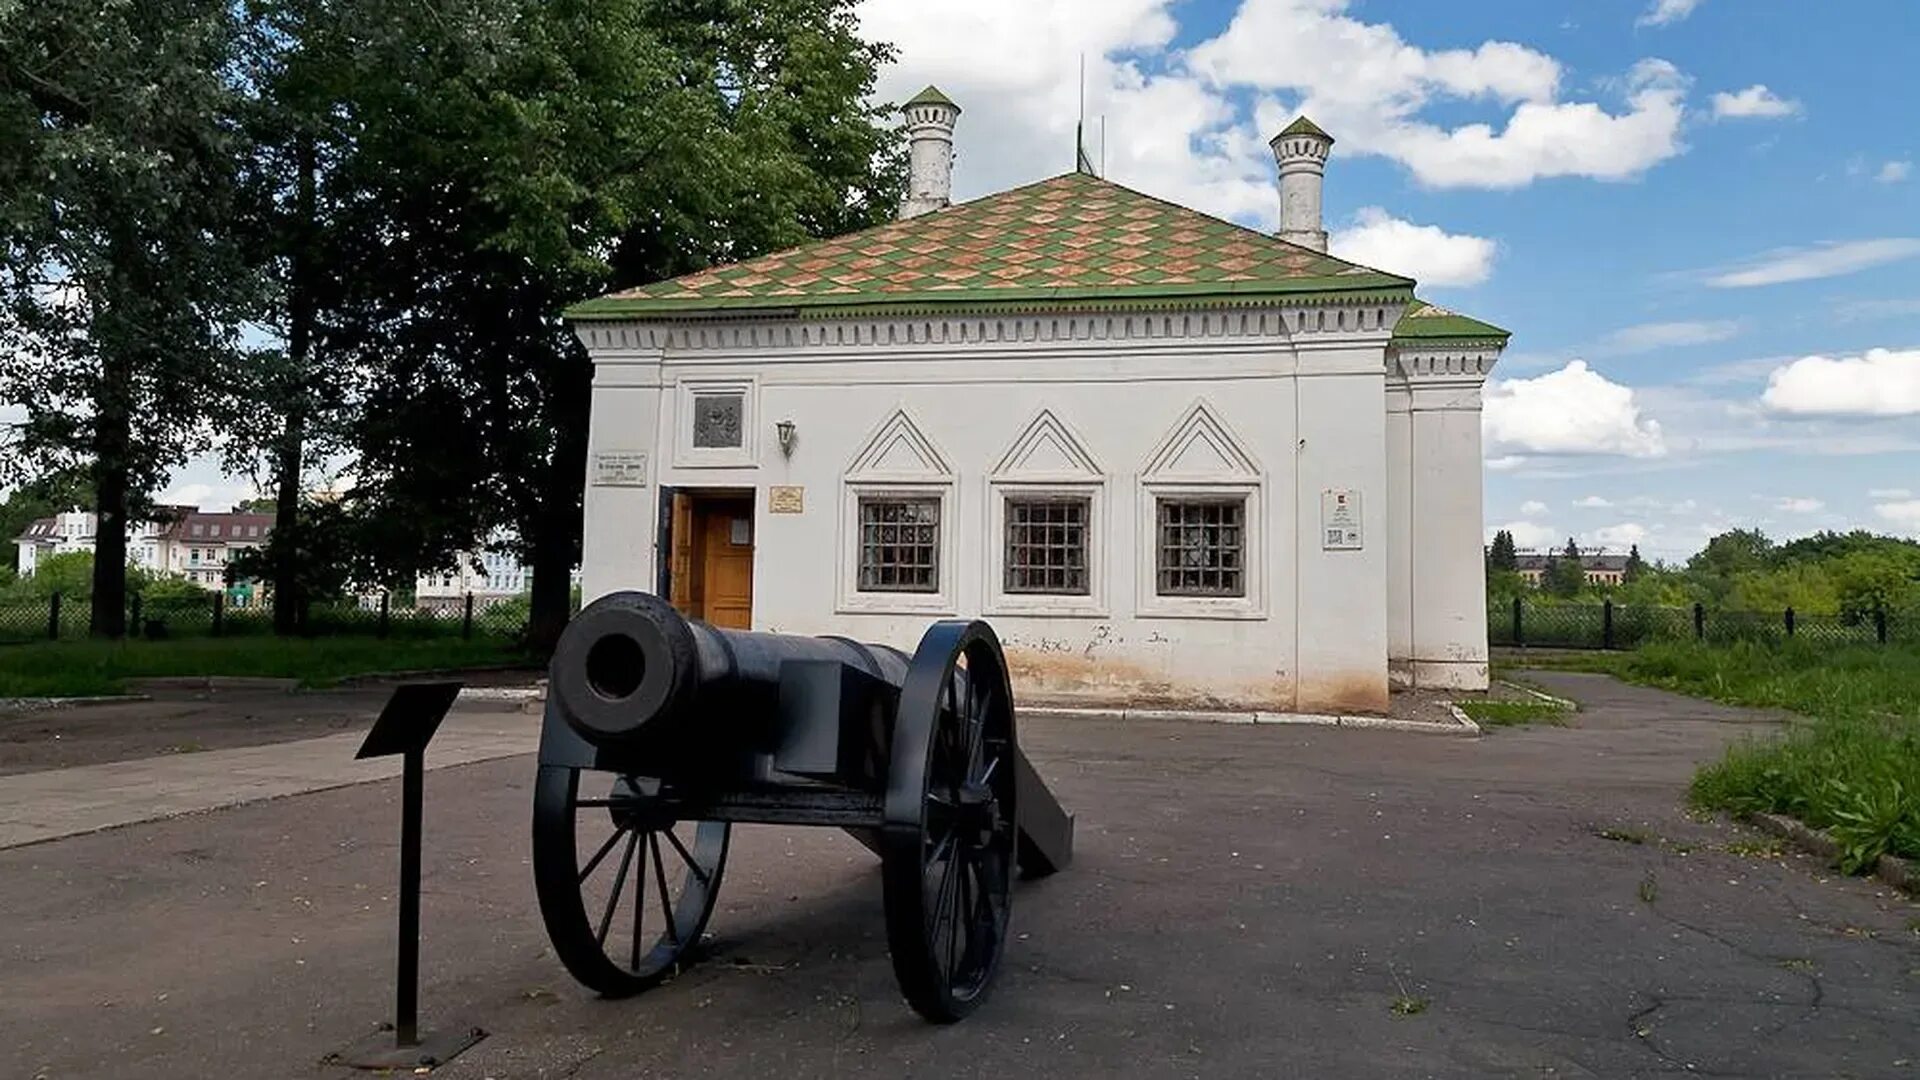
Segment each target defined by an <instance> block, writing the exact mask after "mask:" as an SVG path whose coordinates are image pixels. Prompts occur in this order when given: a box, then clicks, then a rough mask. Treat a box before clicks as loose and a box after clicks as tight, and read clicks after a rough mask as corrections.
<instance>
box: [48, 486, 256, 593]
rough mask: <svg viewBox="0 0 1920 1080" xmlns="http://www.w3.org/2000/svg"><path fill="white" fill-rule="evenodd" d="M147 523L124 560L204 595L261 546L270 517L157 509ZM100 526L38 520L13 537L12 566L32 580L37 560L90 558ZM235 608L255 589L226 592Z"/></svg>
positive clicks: (78, 520)
mask: <svg viewBox="0 0 1920 1080" xmlns="http://www.w3.org/2000/svg"><path fill="white" fill-rule="evenodd" d="M156 509H157V511H158V512H157V513H156V514H155V515H154V517H153V518H152V519H149V520H146V521H139V522H135V523H134V525H133V527H132V528H131V529H129V530H128V532H127V561H128V562H129V563H130V564H132V565H134V566H138V567H140V568H141V569H143V570H147V571H149V572H151V573H155V574H163V575H169V576H173V577H181V578H185V579H186V580H188V581H191V582H193V583H194V584H196V585H199V586H201V587H202V588H205V589H207V590H209V591H211V590H216V589H222V588H225V587H226V578H227V563H229V562H231V561H232V559H233V556H234V555H235V554H237V553H239V552H241V551H244V550H246V549H249V548H257V547H259V546H260V545H261V544H263V543H265V542H266V538H267V535H268V534H269V533H271V532H272V531H273V515H272V514H254V513H244V512H241V511H226V512H208V511H202V510H198V509H195V508H193V507H191V506H162V507H158V508H156ZM99 527H100V521H99V518H98V516H96V515H95V514H94V513H93V512H92V511H85V510H69V511H64V512H62V513H59V514H55V515H54V516H52V517H44V518H40V519H39V520H37V521H34V522H33V523H32V524H30V525H28V526H27V528H26V530H25V531H24V532H22V533H21V534H20V535H19V536H18V537H15V538H14V547H15V550H16V552H17V556H16V562H15V565H16V567H17V568H18V569H19V571H20V576H21V577H31V576H33V572H34V570H35V569H36V568H37V567H38V566H39V565H40V563H41V561H42V560H44V559H46V558H48V557H49V556H53V555H64V554H67V553H70V552H75V551H84V552H87V553H89V554H91V553H92V552H93V551H94V549H95V547H96V545H97V541H98V533H99ZM228 593H229V596H230V597H231V598H232V600H233V602H234V604H235V606H239V607H244V606H246V605H247V604H250V603H252V601H253V596H254V590H253V589H252V588H251V587H250V586H245V585H242V586H237V587H235V588H232V589H229V590H228Z"/></svg>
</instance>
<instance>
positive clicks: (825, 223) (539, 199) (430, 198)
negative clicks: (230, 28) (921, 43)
mask: <svg viewBox="0 0 1920 1080" xmlns="http://www.w3.org/2000/svg"><path fill="white" fill-rule="evenodd" d="M353 10H354V12H355V16H354V19H353V21H352V22H351V23H350V24H349V25H348V26H347V28H346V29H345V30H344V31H343V32H344V33H346V34H348V35H349V36H350V37H351V38H352V42H353V47H352V48H351V49H349V50H344V51H345V52H346V53H348V54H349V58H348V59H347V60H346V61H345V62H346V63H347V64H348V65H349V67H350V69H351V72H350V76H349V77H348V78H346V79H344V80H342V85H344V86H348V87H350V88H351V92H350V93H349V94H346V95H345V96H343V98H342V100H341V101H340V102H338V103H337V105H336V110H335V113H334V114H333V120H332V122H333V124H334V125H335V127H336V129H338V130H339V131H340V132H342V133H343V141H344V144H345V145H346V146H348V147H350V149H349V150H348V151H347V152H345V153H344V154H343V156H342V157H341V158H340V160H339V161H337V162H336V163H335V164H334V166H333V173H332V176H333V181H334V182H335V183H338V184H341V185H344V186H345V187H346V188H348V189H350V190H352V191H353V192H355V193H356V196H357V197H356V198H355V200H353V201H352V203H351V204H350V205H343V206H342V207H341V208H340V210H339V212H338V214H337V216H336V217H335V218H334V221H333V223H332V225H331V228H333V229H334V230H335V234H336V237H337V241H338V242H339V243H340V244H342V245H343V247H344V250H346V251H347V252H349V254H350V261H351V263H352V265H353V266H354V268H355V273H354V274H352V275H351V278H350V280H349V282H348V288H347V289H346V291H345V293H344V295H343V296H341V297H340V300H339V307H338V309H337V311H335V312H334V313H333V317H332V319H331V322H330V325H329V338H328V341H329V344H328V347H329V348H330V349H334V350H336V351H337V354H338V355H339V357H340V358H341V359H342V360H343V361H344V362H345V363H347V364H348V365H349V366H351V367H352V368H354V369H355V370H357V371H359V372H361V373H363V376H364V379H365V386H364V397H363V400H362V401H361V402H360V413H359V417H358V422H357V426H356V431H355V440H354V450H355V453H356V455H357V467H356V472H357V476H358V480H359V486H358V488H357V489H356V491H355V494H354V498H355V499H356V501H358V502H360V503H362V504H364V505H365V506H367V507H368V508H369V509H368V512H366V513H365V514H364V515H362V519H363V520H365V521H367V522H369V523H372V524H373V525H375V526H376V527H379V528H381V529H382V530H384V533H385V535H384V536H383V537H382V540H381V542H380V543H379V544H377V545H369V546H370V547H372V548H374V549H375V550H378V551H379V552H381V553H382V554H383V556H384V557H386V558H387V559H388V560H389V563H390V568H391V570H392V572H393V574H394V575H395V576H405V575H408V574H410V573H412V572H414V571H418V570H424V569H432V568H434V567H435V566H438V565H442V564H444V563H445V562H446V561H447V558H448V555H449V554H450V553H451V551H453V550H457V549H461V548H466V549H472V548H476V547H478V546H480V545H481V543H482V542H483V540H484V539H485V538H486V537H488V536H489V535H491V534H492V533H493V532H494V531H495V530H498V529H503V528H504V529H506V530H509V531H510V532H511V533H512V534H513V535H515V536H517V537H518V539H519V543H520V550H519V551H518V554H519V555H520V556H521V557H522V558H523V559H525V560H526V561H527V562H528V563H529V564H530V565H531V567H532V570H533V590H534V591H533V596H532V608H533V622H534V632H535V637H536V638H544V637H550V636H551V635H552V634H554V633H557V630H558V627H559V625H560V624H561V623H562V622H564V621H565V618H566V614H567V610H566V609H567V604H566V597H567V581H568V574H569V571H570V569H571V567H572V566H573V565H574V564H575V562H576V561H577V558H578V550H579V521H580V497H581V487H582V479H583V477H584V475H585V471H586V446H585V433H586V428H587V413H588V406H589V395H590V385H589V381H590V371H589V365H588V362H587V360H586V357H585V353H584V350H583V349H582V348H581V347H580V345H579V344H578V342H577V341H576V340H575V339H574V337H573V335H572V333H571V332H570V331H569V330H568V328H567V327H566V326H565V325H564V324H563V323H562V321H561V320H560V318H559V314H560V312H561V310H562V309H563V308H564V307H565V306H566V305H567V304H569V303H571V302H573V301H576V300H579V299H582V298H584V297H588V296H591V295H594V294H597V293H600V292H604V291H607V290H609V289H612V288H616V287H619V286H623V285H631V284H638V283H642V282H648V281H654V280H658V279H660V278H664V277H669V276H673V275H677V274H681V273H685V272H688V271H692V270H696V269H699V268H702V267H704V266H707V265H710V264H712V263H714V262H719V261H729V260H736V259H741V258H746V257H750V256H753V255H757V254H760V253H763V252H766V251H769V250H773V249H776V248H781V247H785V246H789V245H792V244H795V243H798V242H801V241H803V240H805V239H808V238H810V237H814V236H822V235H829V234H834V233H840V232H844V231H847V230H849V229H852V228H856V227H859V226H861V225H865V224H868V223H872V222H875V221H879V220H882V219H884V218H886V217H888V216H890V214H891V211H892V208H893V206H894V204H895V202H896V201H897V197H898V192H899V184H900V181H901V179H902V177H901V175H900V174H901V170H900V168H899V167H898V160H899V151H898V149H897V147H896V146H895V140H894V139H893V137H892V135H891V133H890V131H889V129H888V127H887V125H886V124H885V123H883V122H882V121H883V117H882V114H881V113H880V112H879V111H877V110H875V109H874V108H872V107H870V106H868V105H867V104H866V103H865V99H866V96H867V94H868V93H869V92H870V91H871V89H872V85H873V79H874V73H875V69H876V67H877V65H878V64H879V63H880V62H881V61H882V60H883V59H884V58H885V56H886V52H885V50H884V49H883V48H881V47H878V46H873V45H869V44H866V43H864V42H862V41H861V40H860V39H859V38H858V35H857V33H856V30H857V25H856V22H855V19H854V14H853V8H852V5H851V3H849V2H847V0H781V2H777V3H754V2H748V0H684V2H678V3H661V2H658V0H563V2H558V3H549V2H544V0H461V2H458V3H454V4H443V5H437V6H436V7H434V8H425V7H422V6H420V5H416V4H412V3H407V2H401V0H373V2H370V3H367V4H361V5H356V6H355V7H354V9H353Z"/></svg>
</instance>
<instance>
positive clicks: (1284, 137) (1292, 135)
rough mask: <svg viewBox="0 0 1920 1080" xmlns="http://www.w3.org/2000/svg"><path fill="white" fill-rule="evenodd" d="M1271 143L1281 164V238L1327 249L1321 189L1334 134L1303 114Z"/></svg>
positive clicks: (1323, 249) (1309, 246) (1315, 247)
mask: <svg viewBox="0 0 1920 1080" xmlns="http://www.w3.org/2000/svg"><path fill="white" fill-rule="evenodd" d="M1267 145H1269V146H1271V147H1273V160H1274V161H1276V162H1278V163H1279V165H1280V239H1282V240H1285V241H1287V242H1288V243H1290V244H1299V245H1300V246H1301V247H1308V248H1312V249H1313V250H1315V251H1325V250H1327V230H1326V228H1325V226H1324V225H1323V224H1322V222H1321V220H1320V189H1321V186H1322V184H1324V183H1325V180H1326V174H1327V154H1328V153H1330V152H1332V150H1333V136H1331V135H1329V134H1327V133H1326V132H1324V131H1321V130H1320V126H1319V125H1318V124H1315V123H1314V122H1313V121H1311V120H1309V119H1307V118H1306V117H1304V116H1302V117H1301V118H1300V119H1298V120H1295V121H1294V122H1293V123H1291V124H1288V125H1287V126H1286V129H1285V130H1284V131H1282V132H1280V134H1278V135H1275V136H1274V137H1273V141H1272V142H1271V143H1268V144H1267Z"/></svg>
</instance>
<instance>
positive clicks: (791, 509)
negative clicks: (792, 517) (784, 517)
mask: <svg viewBox="0 0 1920 1080" xmlns="http://www.w3.org/2000/svg"><path fill="white" fill-rule="evenodd" d="M806 496H807V489H806V488H803V487H783V486H776V487H770V488H768V489H767V512H768V513H770V514H798V513H800V512H801V509H802V508H803V507H804V506H805V504H806Z"/></svg>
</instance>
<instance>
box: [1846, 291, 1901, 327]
mask: <svg viewBox="0 0 1920 1080" xmlns="http://www.w3.org/2000/svg"><path fill="white" fill-rule="evenodd" d="M1836 314H1838V315H1839V317H1840V321H1841V322H1860V321H1863V320H1867V319H1893V318H1900V317H1903V316H1907V315H1920V297H1913V298H1895V299H1891V300H1849V301H1847V302H1846V303H1843V304H1841V305H1840V306H1839V308H1838V309H1837V311H1836Z"/></svg>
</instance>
